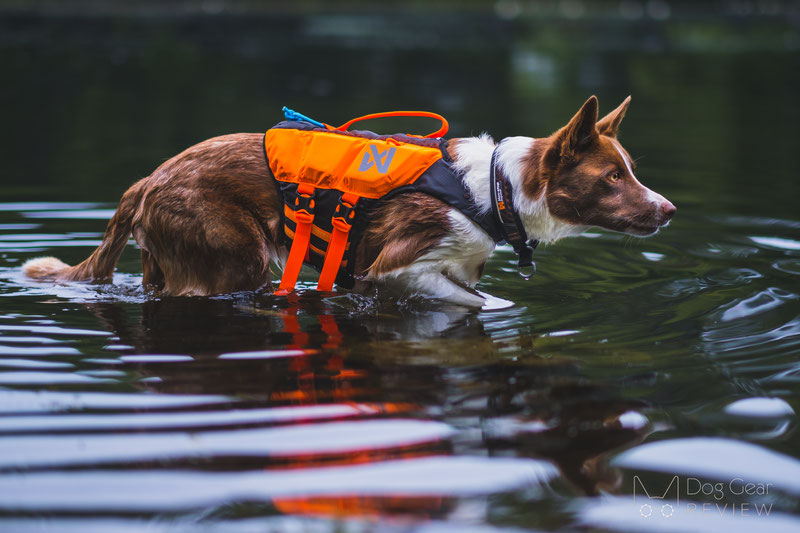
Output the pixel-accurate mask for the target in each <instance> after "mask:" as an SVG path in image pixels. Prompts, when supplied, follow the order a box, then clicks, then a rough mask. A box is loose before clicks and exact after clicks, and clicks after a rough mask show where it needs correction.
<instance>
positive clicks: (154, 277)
mask: <svg viewBox="0 0 800 533" xmlns="http://www.w3.org/2000/svg"><path fill="white" fill-rule="evenodd" d="M142 285H144V287H145V289H155V290H161V289H163V288H164V272H162V271H161V267H160V266H158V263H157V262H156V260H155V258H154V257H153V254H151V253H150V252H148V251H147V250H145V249H144V248H142Z"/></svg>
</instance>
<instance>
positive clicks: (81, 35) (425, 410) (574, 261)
mask: <svg viewBox="0 0 800 533" xmlns="http://www.w3.org/2000/svg"><path fill="white" fill-rule="evenodd" d="M573 4H574V3H573ZM628 4H631V3H628ZM634 4H635V3H634ZM503 5H504V8H503V9H500V10H499V12H500V13H505V14H508V13H507V12H506V11H504V9H506V8H508V3H505V4H503ZM631 5H632V4H631ZM512 7H513V6H512ZM628 7H630V5H629V6H628ZM512 11H513V10H512ZM566 14H567V15H570V13H566ZM573 14H574V13H573ZM589 15H591V13H584V18H579V19H573V18H570V17H568V16H566V15H564V13H562V14H561V15H559V16H557V15H554V14H548V13H544V14H542V15H541V16H540V17H539V18H532V19H528V18H524V17H523V18H517V19H514V20H506V19H503V18H500V17H498V16H496V15H495V13H494V12H485V13H483V12H480V11H478V12H470V13H469V14H461V15H454V16H442V15H441V14H440V15H436V16H430V15H427V16H423V15H420V14H410V13H405V12H402V13H377V14H372V15H358V14H352V13H351V14H347V15H341V14H330V15H325V16H322V15H302V16H298V15H292V14H285V13H284V14H279V15H276V14H263V13H256V14H250V15H247V16H238V15H237V16H234V15H230V14H223V15H217V16H212V15H208V14H203V13H194V12H189V13H184V14H183V15H182V16H173V15H169V16H167V15H164V14H163V13H162V14H152V13H150V14H146V13H145V14H142V13H136V14H130V13H129V14H127V15H124V16H123V15H113V16H112V15H93V16H83V15H80V16H79V15H74V14H69V13H67V14H64V13H60V14H59V13H56V14H51V15H49V16H38V15H33V14H30V13H28V14H26V13H15V14H5V15H3V16H2V17H0V26H2V31H0V65H2V66H3V72H4V74H3V76H4V79H5V81H4V83H3V84H2V85H0V101H2V109H3V116H4V128H3V129H2V133H0V135H2V142H0V159H2V161H3V165H2V168H3V178H2V185H1V186H0V202H1V203H0V306H1V307H0V530H2V531H30V530H36V531H38V530H40V529H52V530H58V531H81V532H84V531H102V532H107V531H143V530H147V531H248V532H249V531H259V532H261V531H339V530H346V531H350V530H353V531H363V530H366V531H371V530H382V531H383V530H388V531H394V530H397V531H408V530H414V531H459V532H461V531H471V530H475V531H517V530H575V529H580V530H583V529H590V530H603V531H606V530H608V531H643V530H669V531H697V530H701V531H721V530H724V531H752V530H759V531H796V530H798V528H800V481H798V480H800V447H799V446H798V445H799V444H800V438H798V434H797V416H796V411H797V410H798V408H800V362H798V353H799V352H800V316H799V315H800V313H799V312H798V311H799V309H800V306H799V305H798V298H800V283H798V282H799V281H800V216H798V212H797V208H796V202H797V197H798V192H800V191H798V175H799V174H800V162H799V161H800V160H798V158H797V147H798V143H799V142H800V137H798V133H797V131H798V129H797V124H798V122H800V105H798V101H797V93H798V89H799V88H800V57H799V56H798V46H800V37H798V35H800V33H799V32H798V26H797V25H796V23H793V22H792V20H793V19H792V18H791V17H790V16H788V15H787V16H781V15H778V14H773V15H769V14H767V15H769V16H767V15H764V16H751V17H740V16H733V15H726V16H725V17H717V16H711V15H705V16H704V15H703V14H701V13H693V12H692V13H683V12H681V11H680V10H678V9H674V10H673V11H672V12H671V16H670V17H668V18H667V19H666V20H655V19H654V18H653V16H647V15H645V16H643V18H640V19H638V21H637V22H630V21H628V20H627V19H624V18H619V17H616V18H604V17H601V16H599V15H598V16H595V17H591V16H589ZM651 15H658V13H654V14H653V13H651ZM570 16H571V15H570ZM656 18H660V16H659V17H656ZM593 93H594V94H598V96H599V97H600V102H601V106H602V109H603V110H604V111H606V110H610V109H612V107H613V106H616V105H617V104H618V103H619V102H620V101H621V100H622V99H623V98H624V97H625V96H627V95H628V94H632V95H633V97H634V102H633V104H632V107H631V109H630V111H629V116H628V117H627V118H626V120H625V123H624V124H623V135H622V141H623V143H624V144H625V145H626V147H627V148H628V149H629V151H630V152H631V153H632V154H633V155H634V157H640V159H639V168H640V170H639V171H638V174H639V175H640V177H641V178H642V180H643V181H644V182H645V184H647V185H648V186H651V187H652V188H654V189H656V190H658V191H659V192H661V193H663V194H664V195H665V196H667V197H668V198H669V199H670V200H672V201H673V202H674V203H675V204H676V205H677V206H678V213H677V215H676V218H675V219H674V221H673V223H672V224H671V225H670V227H668V228H667V229H665V230H663V231H662V232H661V233H660V234H658V235H657V236H655V237H653V238H650V239H647V240H639V239H632V238H629V237H623V236H620V235H615V234H609V233H604V232H600V231H591V232H590V233H588V234H587V235H585V236H583V237H579V238H574V239H571V240H565V241H562V242H560V243H558V244H556V245H552V246H549V247H546V248H540V249H539V250H537V252H536V259H537V262H538V266H539V273H538V274H537V275H536V276H535V277H534V278H533V279H532V280H530V281H528V282H525V281H523V280H522V279H520V278H519V277H518V276H517V274H516V271H515V266H514V261H513V253H511V252H510V250H508V249H505V248H501V249H499V250H498V252H497V253H496V254H495V256H494V257H493V258H492V260H491V262H490V264H489V265H488V267H487V270H486V274H485V276H484V277H483V279H482V281H481V283H480V285H479V288H480V289H481V290H483V291H485V292H488V293H491V294H493V295H495V296H497V297H500V298H505V299H509V300H512V301H514V302H515V305H514V306H513V307H511V308H508V309H504V310H497V311H488V312H482V313H471V312H467V311H465V310H462V309H458V308H444V307H441V306H436V305H425V304H420V303H418V302H394V301H386V300H383V299H380V298H377V299H376V298H367V297H360V296H353V295H350V294H337V295H335V296H333V297H330V296H329V297H320V296H319V295H317V294H315V293H314V292H313V291H311V290H307V289H308V287H313V283H309V284H307V285H305V286H304V288H303V290H300V291H298V294H297V295H296V297H292V298H285V297H284V298H279V297H273V296H271V295H268V294H254V293H243V294H234V295H227V296H220V297H215V298H165V299H159V298H155V297H152V296H150V295H147V294H145V293H144V292H143V290H142V288H141V287H140V280H141V267H140V264H139V262H138V251H137V250H136V247H135V246H134V245H131V246H129V247H128V249H127V250H126V251H125V252H124V254H123V257H122V260H121V261H120V264H119V268H118V271H117V274H116V276H115V280H114V284H113V285H107V286H96V285H86V284H70V285H52V284H38V283H33V282H30V281H28V280H25V279H23V278H22V277H21V275H20V272H19V267H20V265H21V264H22V262H24V261H25V260H26V259H28V258H31V257H35V256H39V255H44V254H48V255H56V256H58V257H60V258H61V259H63V260H64V261H66V262H69V263H75V262H77V261H80V260H82V259H83V258H85V257H86V256H87V255H88V254H89V253H90V252H91V250H92V249H93V247H94V246H96V245H97V244H98V243H99V239H100V238H101V235H102V232H103V229H104V227H105V224H106V220H107V219H108V218H109V217H110V215H111V213H112V212H113V209H114V208H115V205H116V204H115V202H116V200H117V199H118V197H119V195H120V194H121V192H122V191H123V190H124V189H125V188H126V187H127V186H128V185H130V183H132V182H133V181H134V180H135V179H136V178H137V177H140V176H144V175H147V174H148V173H149V172H150V171H151V170H152V169H153V168H154V167H155V166H156V165H157V164H158V163H160V162H161V161H163V160H164V159H166V158H168V157H170V156H171V155H173V154H175V153H177V152H178V151H179V150H181V149H183V148H185V147H186V146H188V145H190V144H192V143H194V142H197V141H200V140H202V139H204V138H206V137H210V136H213V135H217V134H221V133H227V132H232V131H262V130H264V129H265V128H267V127H269V126H270V125H271V124H273V123H274V122H277V121H278V120H279V119H280V116H279V113H278V112H279V109H280V107H281V106H282V105H289V106H290V107H294V108H295V109H298V110H301V111H304V112H306V113H308V114H310V115H312V116H315V117H317V118H319V119H321V120H325V121H326V122H332V123H337V122H344V121H345V120H347V119H348V118H351V116H355V115H358V114H363V113H367V112H372V111H378V110H385V109H393V108H424V109H431V110H433V111H439V112H442V113H444V114H445V115H447V116H448V118H449V119H450V120H451V126H452V127H451V135H453V136H459V135H469V134H472V133H477V132H480V131H483V130H485V131H488V132H490V133H491V134H493V135H494V136H495V137H496V138H500V137H503V136H506V135H517V134H529V135H539V136H541V135H545V134H547V133H549V132H550V131H552V130H554V129H556V128H557V127H559V126H560V125H561V124H563V123H564V122H565V121H566V120H567V119H568V118H569V117H570V116H571V115H572V113H574V111H575V110H576V109H577V108H578V106H579V105H580V104H581V103H582V102H583V101H584V100H585V98H586V97H587V96H588V95H589V94H593ZM415 127H425V125H424V124H423V125H422V126H419V124H418V123H413V124H410V125H408V126H406V125H404V124H403V125H400V126H398V125H397V124H395V123H392V124H387V125H386V126H385V127H384V126H382V125H381V124H376V125H375V129H382V128H383V131H394V130H395V129H407V128H415ZM389 128H391V129H389ZM307 279H309V280H310V279H312V278H311V277H309V278H307ZM675 476H677V480H675ZM673 481H675V485H670V483H672V482H673ZM644 491H646V492H644ZM662 496H663V499H657V498H661V497H662Z"/></svg>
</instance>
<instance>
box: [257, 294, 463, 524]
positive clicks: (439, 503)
mask: <svg viewBox="0 0 800 533" xmlns="http://www.w3.org/2000/svg"><path fill="white" fill-rule="evenodd" d="M298 309H299V306H297V305H290V306H289V308H288V309H286V310H285V311H284V312H283V313H282V319H283V323H284V331H285V332H286V333H289V334H291V336H292V342H291V344H290V345H288V346H287V347H288V348H290V349H299V350H305V348H306V347H307V346H308V343H309V341H310V336H309V334H308V333H307V332H305V331H303V329H302V327H301V325H300V321H299V320H298V316H297V312H298ZM317 320H318V321H319V324H320V327H321V329H322V331H323V332H324V333H325V336H326V339H325V341H324V342H323V343H322V345H321V347H322V350H321V351H317V350H313V351H311V350H309V351H307V353H305V354H303V355H299V356H296V357H293V358H292V360H291V361H290V363H289V368H288V370H289V375H291V376H292V379H293V380H295V387H294V388H289V390H280V391H273V392H271V393H270V395H269V399H270V400H271V401H274V402H279V403H289V404H293V405H314V404H319V403H328V402H331V401H336V402H346V403H351V404H352V405H353V406H354V407H357V408H358V409H359V410H362V411H364V414H365V415H366V416H381V415H397V414H401V413H409V412H413V411H415V410H416V409H417V408H418V406H417V405H416V404H413V403H407V402H383V403H375V402H369V403H363V402H357V401H355V400H356V399H357V398H360V397H365V396H369V393H370V392H371V390H370V387H369V385H368V380H369V371H368V370H365V369H357V368H348V367H347V365H346V360H345V357H344V356H343V355H344V353H343V350H342V348H341V343H342V334H341V332H340V330H339V327H338V324H337V323H336V318H335V316H333V315H329V314H320V315H317ZM320 358H325V361H324V363H323V364H321V365H320ZM357 384H360V385H357ZM443 453H449V446H447V445H446V444H445V443H443V442H441V441H432V442H426V443H422V444H414V445H408V444H404V443H402V442H398V443H397V444H396V445H395V446H392V447H391V448H388V449H380V450H375V449H361V450H352V451H347V452H340V453H335V454H305V455H294V456H291V457H288V458H286V460H285V461H277V462H272V463H271V464H270V467H269V469H268V470H275V469H281V470H282V469H304V468H320V467H331V466H355V465H363V464H368V463H377V462H381V461H388V460H400V459H418V458H422V457H430V456H434V455H441V454H443ZM273 504H274V505H275V508H276V509H277V510H278V511H280V512H282V513H286V514H299V515H307V516H326V517H333V518H382V519H386V518H387V517H395V518H396V517H398V516H413V517H414V518H415V519H417V520H418V519H429V518H435V517H441V516H443V515H445V514H447V513H448V512H449V511H450V510H451V509H452V508H453V507H454V505H455V504H454V500H453V499H452V498H444V497H441V496H435V495H431V496H420V495H418V494H415V495H403V494H393V495H359V494H341V495H325V496H307V497H287V498H278V499H275V500H273Z"/></svg>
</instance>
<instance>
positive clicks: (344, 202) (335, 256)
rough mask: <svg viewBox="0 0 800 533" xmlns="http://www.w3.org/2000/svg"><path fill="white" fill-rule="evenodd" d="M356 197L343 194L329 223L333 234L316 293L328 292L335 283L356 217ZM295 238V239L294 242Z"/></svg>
mask: <svg viewBox="0 0 800 533" xmlns="http://www.w3.org/2000/svg"><path fill="white" fill-rule="evenodd" d="M358 198H359V197H358V196H357V195H355V194H352V193H343V194H342V197H341V198H340V199H339V205H337V206H336V212H334V214H333V219H332V220H331V223H332V224H333V232H332V233H331V240H330V242H329V243H328V251H327V252H326V253H325V261H324V262H323V263H322V272H321V273H320V275H319V282H318V283H317V290H318V291H330V290H332V289H333V282H334V281H336V274H337V273H338V272H339V267H340V266H341V264H342V258H343V257H344V251H345V249H346V248H347V239H348V237H349V234H350V228H351V227H353V219H354V218H355V216H356V210H355V208H356V204H357V203H358ZM296 240H297V237H295V241H296Z"/></svg>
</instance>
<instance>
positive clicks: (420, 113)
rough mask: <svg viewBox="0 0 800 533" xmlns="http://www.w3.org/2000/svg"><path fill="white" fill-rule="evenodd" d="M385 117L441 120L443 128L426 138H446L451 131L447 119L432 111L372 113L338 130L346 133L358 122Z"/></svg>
mask: <svg viewBox="0 0 800 533" xmlns="http://www.w3.org/2000/svg"><path fill="white" fill-rule="evenodd" d="M384 117H428V118H435V119H436V120H440V121H441V122H442V127H441V128H439V129H438V130H436V131H434V132H433V133H429V134H428V135H425V136H424V137H425V138H438V137H444V135H445V134H446V133H447V130H449V129H450V125H449V124H448V123H447V119H445V118H444V117H443V116H442V115H440V114H438V113H432V112H430V111H384V112H383V113H371V114H369V115H364V116H363V117H358V118H354V119H352V120H349V121H347V122H345V123H344V124H342V125H341V126H339V127H338V128H336V129H337V130H339V131H346V130H347V128H349V127H350V126H352V125H353V124H355V123H356V122H360V121H362V120H369V119H371V118H384Z"/></svg>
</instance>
